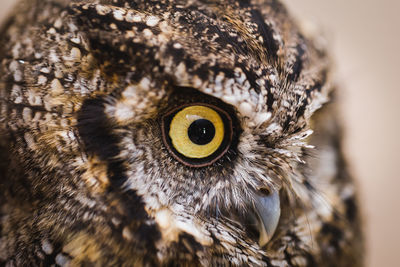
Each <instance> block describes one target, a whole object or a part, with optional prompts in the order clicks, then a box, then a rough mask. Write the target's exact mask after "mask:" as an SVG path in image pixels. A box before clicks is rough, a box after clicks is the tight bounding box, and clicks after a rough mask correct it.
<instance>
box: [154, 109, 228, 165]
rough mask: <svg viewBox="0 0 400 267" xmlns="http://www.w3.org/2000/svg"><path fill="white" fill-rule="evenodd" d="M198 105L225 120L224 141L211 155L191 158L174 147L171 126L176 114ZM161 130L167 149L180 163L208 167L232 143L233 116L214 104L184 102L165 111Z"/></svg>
mask: <svg viewBox="0 0 400 267" xmlns="http://www.w3.org/2000/svg"><path fill="white" fill-rule="evenodd" d="M196 106H199V107H206V108H209V109H211V110H213V111H214V112H215V113H217V114H218V115H219V117H220V118H221V120H222V122H223V129H224V131H223V139H222V142H221V144H220V145H219V147H218V148H217V149H216V150H215V151H214V152H213V153H211V154H210V155H208V154H205V155H204V156H205V157H200V158H190V157H187V156H185V155H183V154H182V153H180V152H179V151H178V150H177V149H176V148H175V147H174V145H173V142H172V140H171V136H170V126H171V122H172V120H173V118H174V116H176V115H177V114H178V113H179V112H181V111H183V110H184V109H186V108H190V107H196ZM217 127H218V126H217ZM217 130H218V129H217ZM161 132H162V139H163V142H164V144H165V146H166V148H167V150H168V151H169V152H170V154H171V155H172V156H173V157H174V158H175V159H176V160H177V161H179V162H180V163H182V164H184V165H186V166H188V167H193V168H200V167H206V166H209V165H211V164H213V163H215V162H216V161H217V160H219V159H220V158H221V157H222V156H223V155H224V154H225V153H226V152H227V151H228V150H229V147H230V145H231V143H232V139H233V126H232V118H231V116H230V115H229V114H228V113H227V112H226V111H225V110H223V109H221V108H219V107H216V106H214V105H210V104H206V103H201V102H195V103H189V104H184V105H181V106H178V107H176V108H173V109H172V110H170V111H168V112H167V113H165V114H164V115H163V116H162V118H161ZM214 139H215V138H214Z"/></svg>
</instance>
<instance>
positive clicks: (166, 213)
mask: <svg viewBox="0 0 400 267" xmlns="http://www.w3.org/2000/svg"><path fill="white" fill-rule="evenodd" d="M154 216H155V221H156V223H157V224H158V226H159V229H160V232H161V236H162V239H161V243H162V244H161V243H159V244H158V245H161V246H163V245H168V244H170V243H172V242H178V241H179V236H180V235H182V234H188V235H190V236H192V237H193V238H194V239H195V240H196V241H197V242H198V243H199V244H201V245H203V246H210V245H212V244H213V240H212V238H210V236H209V233H208V232H207V231H206V229H205V228H204V225H201V224H200V221H199V222H196V221H195V219H194V218H192V219H191V220H190V219H187V218H183V217H178V216H176V215H175V214H174V213H173V212H172V211H171V210H170V209H168V208H164V209H161V210H159V211H157V212H156V213H155V214H154Z"/></svg>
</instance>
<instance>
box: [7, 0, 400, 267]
mask: <svg viewBox="0 0 400 267" xmlns="http://www.w3.org/2000/svg"><path fill="white" fill-rule="evenodd" d="M284 1H285V2H286V3H287V4H288V6H289V9H290V10H291V11H292V13H294V14H295V15H296V16H297V18H298V19H300V20H302V21H304V20H305V21H306V22H311V23H312V24H314V25H317V28H321V29H323V32H324V35H325V36H326V37H327V39H328V41H329V43H330V45H329V46H330V48H331V50H332V53H333V55H334V57H335V59H336V63H337V70H338V77H340V79H339V83H340V84H341V85H342V89H343V92H342V102H343V109H342V110H343V112H342V113H343V117H344V119H345V123H346V125H347V139H346V151H347V153H348V158H349V159H350V160H351V162H352V166H353V171H354V174H356V176H357V177H358V179H359V184H360V187H361V190H362V197H361V200H362V201H361V202H362V205H363V208H364V213H365V217H366V221H367V225H366V233H367V239H368V250H369V253H368V258H367V262H368V266H369V267H381V266H387V267H397V266H400V265H399V264H398V263H397V258H398V257H400V255H399V254H400V250H399V247H400V245H399V241H400V235H399V231H398V226H400V208H399V205H400V201H399V200H400V197H399V194H400V190H399V188H398V187H400V179H398V178H399V175H398V168H399V169H400V162H399V156H398V153H399V151H400V142H399V140H398V137H397V136H398V131H399V130H400V125H399V121H400V120H399V118H398V116H399V115H400V112H399V111H400V108H399V103H398V102H399V99H400V90H398V85H397V82H398V81H399V78H400V71H399V64H400V53H399V50H400V30H399V28H400V15H399V11H400V1H398V0H380V1H378V0H375V1H374V0H335V1H330V0H284ZM14 2H15V0H0V18H3V17H4V15H5V14H6V13H7V11H8V10H9V9H10V8H11V6H12V3H14Z"/></svg>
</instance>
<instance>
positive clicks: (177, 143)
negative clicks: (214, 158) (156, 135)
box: [169, 106, 224, 159]
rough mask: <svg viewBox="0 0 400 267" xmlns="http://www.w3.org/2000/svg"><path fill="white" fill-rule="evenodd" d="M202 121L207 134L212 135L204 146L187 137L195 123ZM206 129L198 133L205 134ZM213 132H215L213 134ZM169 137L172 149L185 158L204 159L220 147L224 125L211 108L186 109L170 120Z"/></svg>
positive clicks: (196, 107)
mask: <svg viewBox="0 0 400 267" xmlns="http://www.w3.org/2000/svg"><path fill="white" fill-rule="evenodd" d="M204 121H205V122H206V125H207V126H208V129H209V130H208V132H212V133H214V135H213V136H211V137H212V138H210V140H209V142H207V143H206V144H196V143H195V142H194V141H193V138H191V136H189V130H190V127H191V125H192V124H193V123H195V122H204ZM206 128H207V127H205V128H204V129H203V128H201V129H199V130H200V133H204V134H206ZM210 129H211V130H210ZM214 130H215V132H213V131H214ZM197 133H199V131H197ZM169 137H170V138H171V141H172V145H173V146H174V148H175V149H176V150H177V151H178V152H179V153H181V154H182V155H184V156H185V157H188V158H195V159H201V158H205V157H208V156H210V155H212V154H213V153H214V152H215V151H216V150H217V149H218V148H219V147H220V145H221V143H222V141H223V139H224V123H223V121H222V119H221V117H220V115H219V114H218V113H217V112H216V111H214V110H213V109H211V108H208V107H205V106H190V107H186V108H184V109H182V110H181V111H179V112H178V113H177V114H176V115H175V116H174V118H173V119H172V121H171V124H170V130H169ZM208 137H210V136H208Z"/></svg>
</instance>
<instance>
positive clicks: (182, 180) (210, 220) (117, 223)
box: [1, 1, 331, 265]
mask: <svg viewBox="0 0 400 267" xmlns="http://www.w3.org/2000/svg"><path fill="white" fill-rule="evenodd" d="M35 10H37V12H38V13H40V14H41V12H42V11H41V10H52V11H49V12H47V13H43V14H42V16H43V18H46V19H48V20H49V21H50V23H52V24H53V26H52V27H51V28H50V29H47V30H41V31H39V32H40V34H39V35H38V36H35V37H33V36H32V35H33V33H34V32H35V30H36V29H37V28H35V27H33V28H32V27H27V28H18V31H19V34H20V35H21V36H22V37H24V38H25V39H26V40H28V39H29V40H33V38H37V42H33V41H31V42H27V41H26V42H25V43H27V44H26V46H29V45H33V43H36V44H35V51H36V52H32V51H33V49H31V50H32V51H31V50H30V49H28V48H29V47H28V48H26V47H25V49H20V50H19V49H17V48H15V49H14V54H18V56H19V57H20V58H26V59H25V61H23V60H20V61H12V62H11V64H12V65H9V64H3V68H7V71H10V70H9V69H8V67H9V66H12V69H11V72H10V73H11V75H14V80H15V79H17V78H18V77H16V73H17V74H18V73H19V74H21V75H22V76H23V77H24V79H25V81H26V82H25V83H26V85H20V84H19V83H18V81H16V83H15V84H13V83H10V84H7V88H8V89H7V90H9V91H6V90H5V89H3V90H4V92H5V94H6V95H7V97H8V100H7V101H8V102H7V103H5V102H1V104H2V105H3V106H2V107H5V108H3V110H6V111H7V110H8V109H12V107H11V108H9V107H8V106H7V105H8V104H9V103H17V101H18V102H19V103H18V104H19V105H21V106H22V107H23V110H22V112H20V113H19V111H16V112H15V113H13V114H12V115H10V117H9V119H7V121H6V124H7V127H8V128H9V129H16V130H18V129H20V130H21V129H24V131H22V132H23V134H22V135H19V134H15V135H13V138H15V140H16V142H15V145H14V147H13V148H12V149H11V150H12V155H13V156H14V157H15V158H18V159H19V160H18V164H20V166H21V168H20V170H19V171H18V172H17V171H15V170H14V169H17V168H16V167H14V169H13V170H12V171H10V172H15V173H18V175H15V177H16V178H15V184H18V183H20V182H21V181H24V180H26V181H29V184H31V185H33V186H32V187H29V188H28V189H26V188H25V189H24V188H22V189H21V188H17V189H16V190H15V192H16V195H17V196H18V195H21V196H22V195H29V197H30V198H32V199H33V200H35V202H32V203H35V204H34V205H36V206H35V207H36V210H35V211H33V213H34V215H33V216H31V218H33V219H32V221H30V219H27V218H26V217H24V218H25V219H24V220H25V221H24V220H22V221H23V222H27V221H29V225H30V226H31V227H33V228H36V229H38V230H37V231H38V232H39V233H40V236H42V237H43V238H45V240H46V242H47V241H48V240H50V241H51V242H53V246H54V247H55V248H54V250H58V251H59V252H60V253H63V255H64V256H65V257H68V258H69V260H71V261H72V262H74V263H76V264H82V263H85V262H86V263H91V262H92V263H93V262H102V263H104V264H106V265H107V264H137V265H140V264H143V265H146V264H150V265H151V264H168V263H179V262H180V263H182V264H183V263H185V264H203V265H209V264H223V263H224V262H225V261H228V262H230V263H232V264H234V265H235V264H236V265H241V264H244V263H246V264H257V265H267V264H268V263H269V262H271V261H274V260H276V261H278V260H282V261H284V260H286V261H287V262H289V260H290V261H292V260H293V262H294V261H296V262H298V263H299V265H301V263H302V262H303V263H305V262H307V261H309V260H310V258H312V256H311V255H313V254H315V253H318V249H319V248H318V247H316V248H312V246H311V243H312V241H311V240H310V238H309V236H310V235H309V234H307V233H306V232H307V231H314V230H315V229H320V227H321V225H320V223H318V221H319V220H318V219H317V220H316V221H317V222H316V223H315V224H309V225H308V228H307V226H305V225H306V224H305V223H304V221H305V220H306V218H308V217H310V216H314V217H313V218H316V217H318V216H320V214H319V211H318V210H312V209H311V207H312V205H311V204H310V203H311V202H313V201H314V199H313V197H312V194H311V193H310V194H308V193H305V191H306V189H309V188H310V184H309V183H308V182H307V179H306V178H305V176H304V173H303V172H302V170H303V168H304V166H305V165H306V162H305V160H304V152H305V151H307V150H308V149H310V146H309V145H308V143H307V140H308V139H307V138H309V136H310V134H311V132H312V131H311V129H310V118H311V116H312V114H313V113H314V111H315V110H317V109H318V108H319V107H320V106H321V105H322V104H323V103H325V102H326V101H327V99H328V98H327V95H328V93H329V92H330V90H331V87H330V86H329V83H328V75H327V64H328V62H327V59H326V56H325V54H324V52H323V51H321V50H318V49H317V48H316V47H315V46H314V44H313V43H312V42H311V41H309V40H307V39H306V38H305V37H304V36H303V35H302V34H300V33H299V31H298V29H297V28H296V26H295V25H294V24H293V23H292V21H291V20H290V19H289V18H288V17H287V13H286V11H285V9H284V8H283V7H282V6H281V5H280V4H279V3H277V2H275V1H265V2H264V1H262V2H260V1H229V5H226V4H224V3H222V2H221V3H220V2H218V1H217V2H213V3H208V2H202V1H199V2H180V1H173V2H168V3H167V2H164V1H159V2H154V3H153V2H148V1H101V3H80V2H76V3H72V4H68V5H67V4H65V3H63V4H62V7H60V6H58V5H56V4H54V3H53V1H43V2H42V3H40V4H38V7H37V9H35ZM43 12H44V11H43ZM53 13H54V14H53ZM56 14H61V16H56ZM46 16H48V17H46ZM35 18H37V17H35ZM39 18H41V17H40V16H39ZM28 19H32V20H34V19H33V17H32V18H31V17H29V18H28ZM34 23H35V25H36V24H37V25H43V22H42V21H41V20H40V19H39V21H34ZM30 53H31V54H30ZM32 53H33V54H32ZM39 54H40V55H39ZM32 55H33V56H34V57H36V58H37V57H39V56H40V58H41V59H42V60H43V61H44V63H35V62H36V61H32V62H30V61H29V60H28V59H29V58H30V56H32ZM14 62H15V63H14ZM27 62H30V63H31V64H30V65H28V64H26V63H27ZM5 66H6V67H5ZM44 68H47V69H48V72H46V71H42V70H43V69H44ZM37 71H39V72H41V74H40V75H37ZM6 111H5V112H6ZM39 112H40V115H37V114H38V113H39ZM21 118H22V119H21ZM13 131H14V130H12V132H13ZM15 132H18V131H15ZM33 166H35V167H33ZM19 177H21V178H19ZM21 183H22V182H21ZM300 198H301V199H302V201H299V199H300ZM307 202H309V203H307ZM36 203H37V204H36ZM321 209H323V208H321ZM21 216H22V215H21ZM22 217H23V216H22ZM310 218H311V217H310ZM293 229H297V231H298V233H301V234H299V235H298V236H296V238H294V237H293V231H294V230H293ZM10 231H11V230H10ZM288 240H290V241H288ZM42 243H43V242H42ZM46 244H47V243H46ZM54 244H55V245H54ZM280 248H285V252H282V251H283V250H282V249H280ZM294 259H296V260H294ZM303 265H304V264H303Z"/></svg>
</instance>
